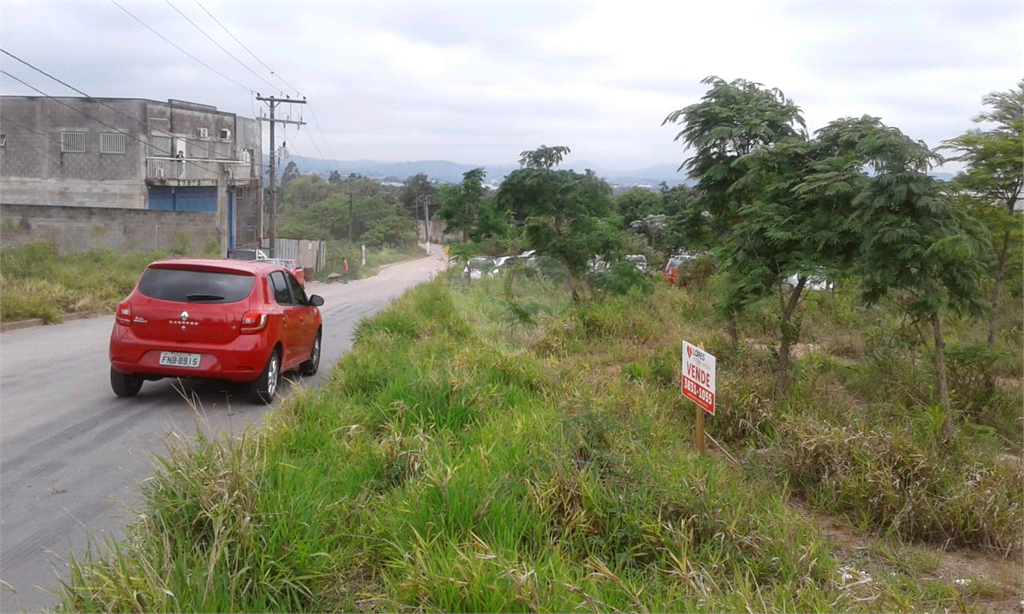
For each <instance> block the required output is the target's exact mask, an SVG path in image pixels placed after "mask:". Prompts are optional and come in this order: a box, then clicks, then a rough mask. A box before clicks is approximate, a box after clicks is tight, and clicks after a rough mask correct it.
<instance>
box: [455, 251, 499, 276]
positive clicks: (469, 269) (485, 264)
mask: <svg viewBox="0 0 1024 614" xmlns="http://www.w3.org/2000/svg"><path fill="white" fill-rule="evenodd" d="M493 268H494V259H493V258H488V257H487V256H477V257H476V258H470V259H469V260H468V261H467V262H466V266H465V267H463V269H462V278H463V279H465V280H466V281H472V280H475V279H480V278H481V277H483V276H484V275H485V274H487V273H489V272H490V271H491V269H493Z"/></svg>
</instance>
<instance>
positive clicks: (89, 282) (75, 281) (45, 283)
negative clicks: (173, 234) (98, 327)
mask: <svg viewBox="0 0 1024 614" xmlns="http://www.w3.org/2000/svg"><path fill="white" fill-rule="evenodd" d="M167 255H168V254H165V253H163V252H153V253H148V254H143V253H137V252H136V253H124V254H122V253H117V252H112V251H110V250H106V249H102V248H96V249H93V250H90V251H88V252H85V253H82V254H60V253H59V252H58V249H57V247H56V245H54V244H51V243H31V244H28V245H24V246H21V247H16V248H9V249H5V250H3V251H0V320H2V321H3V322H13V321H18V320H25V319H30V318H42V319H43V320H44V321H46V322H60V321H61V320H62V318H63V316H64V314H66V313H78V314H82V315H95V314H99V313H112V312H113V311H114V308H115V307H116V306H117V303H118V302H119V301H121V300H122V299H123V298H124V297H125V296H127V295H128V293H129V292H131V290H132V288H134V287H135V282H136V281H138V278H139V275H140V274H141V273H142V270H143V269H144V268H145V267H146V265H147V264H149V263H150V262H153V261H154V260H159V259H160V258H165V257H167Z"/></svg>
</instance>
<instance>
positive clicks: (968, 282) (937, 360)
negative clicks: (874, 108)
mask: <svg viewBox="0 0 1024 614" xmlns="http://www.w3.org/2000/svg"><path fill="white" fill-rule="evenodd" d="M822 138H823V139H825V140H827V141H828V142H829V143H831V144H832V145H834V147H835V150H836V153H837V154H839V155H842V154H847V155H848V156H849V158H848V159H849V160H850V161H851V164H850V165H848V166H847V169H850V168H852V167H853V166H854V165H856V167H857V168H858V169H860V168H863V169H866V170H865V171H864V172H862V174H861V176H860V177H859V181H857V182H856V183H853V182H850V181H847V180H846V179H847V178H848V177H849V176H850V175H849V174H848V176H847V177H837V178H835V179H833V180H832V181H831V182H830V183H831V185H832V186H835V187H836V189H837V190H839V191H841V190H845V189H847V186H856V187H857V189H856V191H855V193H854V195H853V198H852V199H851V207H852V214H851V216H850V218H849V224H850V227H851V228H857V229H859V231H860V233H861V236H862V244H861V246H860V250H859V254H858V256H857V266H856V272H857V273H858V274H859V276H860V278H861V279H862V281H863V298H864V299H865V301H866V302H867V303H869V304H871V303H876V302H878V301H879V300H880V299H881V298H883V297H884V296H886V295H887V294H890V293H895V294H896V295H897V301H898V302H899V304H901V305H902V306H903V308H904V309H905V310H906V312H907V313H908V314H909V315H910V316H911V317H913V318H914V319H915V320H916V321H921V322H926V323H928V324H929V325H930V326H931V329H932V336H933V343H934V355H933V362H934V367H935V381H936V389H937V391H938V394H939V402H940V404H941V405H942V407H944V408H945V409H946V410H947V411H946V421H945V432H946V435H947V436H949V435H951V434H952V431H953V423H952V416H951V415H950V412H949V409H950V398H949V386H948V382H947V378H946V368H945V335H944V332H943V328H942V325H943V315H944V314H945V313H947V312H950V311H951V312H954V313H963V314H968V315H972V316H978V315H981V314H982V313H983V312H984V304H983V302H982V301H981V299H980V298H979V283H978V282H979V280H980V279H981V277H982V276H983V275H984V272H985V266H986V262H985V260H986V258H987V256H988V254H989V253H990V250H991V246H990V244H989V243H988V238H987V236H986V233H985V232H984V229H983V228H982V227H981V225H980V224H979V223H978V222H977V220H975V219H974V218H972V217H971V216H970V215H968V214H967V212H966V211H965V210H964V209H963V208H961V207H958V206H957V205H956V203H955V202H954V200H953V198H951V196H950V194H949V193H948V192H947V191H946V190H945V188H944V186H943V185H942V183H941V182H940V181H938V180H937V179H935V178H933V177H931V176H929V175H928V171H930V170H931V169H932V168H933V166H934V165H935V164H937V163H938V162H939V161H940V160H941V157H940V156H939V155H938V154H937V153H935V152H933V151H931V150H930V149H929V148H928V147H927V145H925V144H924V143H922V142H919V141H914V140H912V139H910V138H909V137H907V136H905V135H904V134H903V133H901V132H900V131H899V130H897V129H895V128H891V127H888V126H885V125H884V124H882V123H881V121H879V120H878V118H874V117H868V116H864V117H862V118H860V119H857V120H845V121H843V122H840V123H835V122H834V123H833V125H832V126H830V129H829V130H827V131H826V133H825V134H823V135H822ZM858 184H859V185H858Z"/></svg>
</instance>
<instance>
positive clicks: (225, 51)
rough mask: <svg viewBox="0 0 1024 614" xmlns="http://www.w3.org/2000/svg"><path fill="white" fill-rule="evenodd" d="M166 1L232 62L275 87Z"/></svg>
mask: <svg viewBox="0 0 1024 614" xmlns="http://www.w3.org/2000/svg"><path fill="white" fill-rule="evenodd" d="M164 1H165V2H167V4H168V5H170V7H171V8H172V9H174V10H175V12H177V13H178V14H179V15H181V16H182V17H183V18H184V19H185V21H187V22H189V23H190V24H192V26H193V27H194V28H195V29H196V30H199V32H200V33H201V34H202V35H203V36H205V37H206V38H208V39H210V42H212V43H213V44H214V45H217V47H219V48H220V50H221V51H223V52H224V53H226V54H228V56H229V57H230V58H231V59H232V60H234V61H236V62H238V63H239V64H241V65H242V68H244V69H246V70H248V71H249V72H251V73H252V74H253V76H255V77H256V78H257V79H259V80H260V81H263V82H264V83H266V84H267V85H269V86H270V87H274V84H273V83H271V82H270V81H267V80H266V79H264V78H263V77H261V76H260V75H259V74H258V73H257V72H256V71H255V70H253V69H251V68H249V67H248V66H246V64H245V63H244V62H242V60H239V59H238V58H236V57H235V56H234V55H232V54H231V52H230V51H228V50H227V49H225V48H224V47H223V46H222V45H221V44H220V43H218V42H217V41H216V40H215V39H214V38H213V37H212V36H210V35H209V34H207V33H206V31H205V30H203V29H202V28H200V27H199V25H198V24H196V22H194V21H192V20H191V19H189V18H188V16H187V15H185V13H182V12H181V9H179V8H178V7H176V6H174V5H173V4H171V0H164Z"/></svg>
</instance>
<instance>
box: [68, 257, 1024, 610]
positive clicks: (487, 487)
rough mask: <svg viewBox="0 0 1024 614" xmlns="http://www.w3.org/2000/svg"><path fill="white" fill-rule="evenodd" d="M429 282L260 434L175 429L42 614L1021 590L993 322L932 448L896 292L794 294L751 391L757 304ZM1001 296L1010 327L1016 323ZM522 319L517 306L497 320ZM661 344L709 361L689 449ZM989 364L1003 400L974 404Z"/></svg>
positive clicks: (961, 335)
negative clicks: (132, 517)
mask: <svg viewBox="0 0 1024 614" xmlns="http://www.w3.org/2000/svg"><path fill="white" fill-rule="evenodd" d="M453 273H454V276H453V277H452V278H451V279H444V278H441V279H438V280H435V281H434V282H432V283H431V284H428V285H425V286H421V287H420V288H417V289H415V290H414V291H412V292H410V293H409V294H408V295H407V296H406V297H405V298H404V299H403V300H402V301H400V302H398V303H395V304H394V305H392V306H391V307H389V308H388V309H387V310H385V311H384V312H382V313H380V314H379V315H377V316H376V317H374V318H371V319H368V320H365V321H364V322H363V323H362V324H361V325H360V326H359V328H358V330H357V333H356V341H355V347H354V349H353V351H352V352H351V353H350V354H348V355H347V356H346V357H345V358H343V359H342V361H341V362H340V363H339V365H338V366H337V368H336V369H335V371H334V373H333V376H332V378H331V380H330V381H329V382H328V383H327V384H326V385H325V386H324V387H323V388H322V389H317V390H308V391H304V392H300V393H299V394H297V395H295V396H293V397H291V398H289V399H288V400H286V401H285V402H284V403H283V404H282V406H281V408H280V410H279V411H278V412H276V413H275V414H274V415H273V416H272V417H271V418H270V419H269V422H268V425H267V427H266V428H264V429H262V430H260V431H258V432H252V433H249V434H248V435H246V436H245V437H243V438H241V439H235V440H215V439H201V440H200V441H198V442H193V443H186V442H183V441H181V442H177V446H175V447H174V449H172V450H171V451H170V453H169V454H167V455H166V456H165V457H164V458H163V459H162V460H161V461H160V465H159V468H158V472H157V476H156V478H155V479H154V480H151V481H149V482H147V484H146V486H145V488H144V491H143V492H144V496H145V500H146V507H145V509H144V510H142V511H143V513H144V516H143V517H142V518H143V519H142V520H141V521H140V522H138V523H137V524H135V525H133V526H132V527H131V528H130V530H129V537H128V538H127V539H126V540H125V541H124V542H122V543H120V544H109V545H108V546H109V548H110V554H108V555H106V556H99V555H86V556H85V557H84V558H83V559H82V560H78V561H75V562H74V563H73V565H72V569H73V576H72V581H71V584H70V586H69V587H68V588H67V589H66V592H65V595H64V609H65V610H67V611H87V612H92V611H95V612H99V611H120V612H132V611H192V610H205V611H289V612H295V611H308V612H322V611H396V612H414V611H416V612H418V611H431V612H434V611H443V612H452V611H477V612H480V611H539V612H570V611H584V612H612V611H633V612H637V611H650V612H667V611H765V612H767V611H807V612H811V611H817V612H836V611H846V612H883V611H890V612H898V611H900V612H901V611H1005V609H1004V608H1006V607H1008V604H1009V605H1015V604H1016V600H1019V590H1020V586H1019V571H1020V556H1021V551H1020V546H1021V539H1022V534H1021V531H1022V526H1024V516H1022V503H1024V502H1022V501H1021V499H1022V496H1024V495H1022V493H1021V488H1020V484H1021V483H1022V480H1024V474H1022V469H1021V465H1020V455H1021V442H1020V432H1021V428H1022V424H1021V414H1020V407H1021V404H1022V403H1024V399H1022V397H1021V382H1020V373H1021V369H1022V365H1021V359H1020V356H1021V345H1020V335H1019V334H1012V333H1010V331H1006V334H1002V335H1000V337H999V349H1000V353H1001V356H1002V358H1001V359H1000V360H999V361H997V362H996V363H995V364H985V365H982V364H978V363H976V362H971V361H970V359H969V358H967V357H966V355H965V357H964V359H963V361H962V362H958V363H957V364H958V365H959V366H958V367H957V369H954V371H956V372H957V373H961V372H962V374H963V375H962V379H957V382H958V384H957V386H956V387H954V390H956V391H957V393H956V394H954V396H953V398H954V404H953V407H952V408H951V410H950V411H952V412H953V414H954V416H955V422H956V425H957V427H958V428H957V429H956V434H955V435H954V436H953V437H952V438H949V439H946V438H944V437H943V436H942V425H943V423H944V415H942V413H941V411H942V410H940V409H939V407H938V405H937V403H936V393H935V390H934V388H933V386H932V384H931V381H932V379H931V373H930V368H929V364H930V363H929V362H928V361H927V360H922V358H923V355H922V351H923V350H922V348H921V346H920V345H919V344H917V343H915V342H914V338H915V334H916V333H915V332H914V331H913V329H912V327H911V328H908V327H907V325H906V323H905V322H903V320H902V317H901V316H899V315H898V312H896V310H894V309H893V308H892V306H891V305H880V306H876V307H874V308H871V309H869V310H866V311H863V310H859V309H858V308H857V307H856V305H855V302H854V300H853V298H852V297H853V296H854V295H853V293H852V292H848V291H842V290H841V291H837V292H836V293H835V294H832V293H821V294H815V295H814V296H811V297H809V298H808V300H807V305H806V316H805V320H804V326H805V334H806V336H807V341H806V342H805V344H802V345H801V346H799V347H800V351H799V352H798V353H799V354H800V356H799V358H797V359H796V360H795V365H794V371H795V373H796V376H795V379H794V381H793V384H792V387H791V390H790V393H789V395H788V396H787V397H786V398H785V399H784V400H774V401H773V400H772V394H773V387H774V374H773V368H774V366H775V365H776V364H777V356H775V355H774V353H773V349H772V347H773V346H772V336H771V335H772V334H771V326H770V322H771V320H772V317H773V316H772V307H771V304H770V303H766V304H764V305H760V306H758V307H757V308H756V309H754V310H753V311H752V313H751V315H750V317H749V319H747V320H745V322H744V323H743V324H742V325H741V327H740V330H739V331H738V333H739V336H740V338H741V339H742V341H741V342H740V343H739V344H738V345H736V346H733V345H732V344H731V342H730V341H729V340H728V336H727V335H726V334H725V333H724V329H725V327H726V324H727V322H726V320H725V318H724V317H723V316H722V315H721V311H720V310H719V309H717V308H716V305H715V303H716V298H715V289H716V287H717V285H718V284H719V283H721V278H720V277H719V276H717V275H716V276H712V277H711V278H710V279H709V280H708V281H707V283H706V284H704V285H699V286H692V287H688V288H673V287H668V286H665V285H664V284H656V285H652V286H651V287H650V288H649V289H648V290H649V291H647V292H645V291H642V290H641V289H639V288H635V289H633V290H631V291H628V292H627V293H625V294H623V295H607V296H605V297H604V298H603V299H602V298H596V299H594V300H586V301H584V302H582V303H579V304H576V303H573V302H572V301H569V302H568V303H566V302H563V301H560V300H558V299H557V298H554V297H556V296H557V294H556V293H555V292H553V291H552V288H551V287H550V286H549V284H548V283H547V282H546V281H544V280H537V279H533V280H526V279H524V280H520V281H519V282H517V283H516V291H515V295H514V296H515V298H514V299H509V298H508V296H509V294H508V293H507V292H506V284H505V281H504V280H502V279H487V280H481V281H478V282H473V283H472V284H465V283H463V282H462V281H461V280H460V279H459V278H458V273H459V271H458V270H455V271H453ZM563 292H564V291H563ZM1014 305H1016V306H1015V307H1014V308H1013V309H1014V311H1013V313H1007V314H1006V315H1007V317H1014V318H1017V319H1018V320H1020V318H1021V313H1020V306H1019V301H1016V302H1015V303H1014ZM524 306H533V312H534V314H535V315H534V316H533V317H531V318H527V319H526V320H523V319H521V318H518V317H517V316H516V314H517V313H519V312H520V311H522V308H523V307H524ZM559 306H561V307H562V308H561V309H560V310H559ZM512 322H515V325H514V326H513V325H512V324H511V323H512ZM950 335H951V336H954V337H956V338H957V339H958V340H960V341H958V345H957V347H959V344H960V343H962V344H963V347H964V348H968V347H971V343H973V342H974V341H977V340H979V335H983V328H979V327H978V326H977V325H976V324H974V323H972V322H970V321H967V320H965V321H958V322H956V323H954V324H952V325H951V327H950ZM681 339H687V340H690V341H691V342H694V343H699V344H702V345H703V346H704V347H705V348H706V349H707V350H708V351H710V352H712V353H714V354H715V355H717V356H718V360H719V363H718V364H719V367H718V378H719V379H718V391H719V400H718V411H717V412H716V415H715V416H714V417H713V418H708V420H707V429H708V435H709V436H710V438H711V440H712V441H713V442H715V445H711V446H710V447H711V450H710V452H709V454H707V455H705V456H700V455H698V454H697V453H696V451H695V446H694V416H695V411H694V408H693V406H692V404H690V403H689V402H684V401H683V400H682V399H681V397H680V395H679V375H678V371H679V351H680V348H679V341H680V340H681ZM951 345H952V344H951ZM951 355H957V356H960V354H957V353H956V352H952V353H951ZM972 374H973V375H972ZM985 374H988V375H991V376H993V377H995V378H996V379H997V381H998V382H999V383H998V385H997V386H995V387H994V388H992V389H986V388H985V385H984V383H983V382H984V375H985ZM958 377H959V376H958ZM948 557H959V558H966V559H968V560H974V561H975V564H974V565H973V566H970V565H968V566H965V567H956V568H950V567H949V566H948V565H947V562H946V561H947V558H948ZM978 560H981V561H987V562H988V563H989V566H987V567H981V566H980V565H978V564H977V561H978ZM993 570H996V571H995V572H993Z"/></svg>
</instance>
